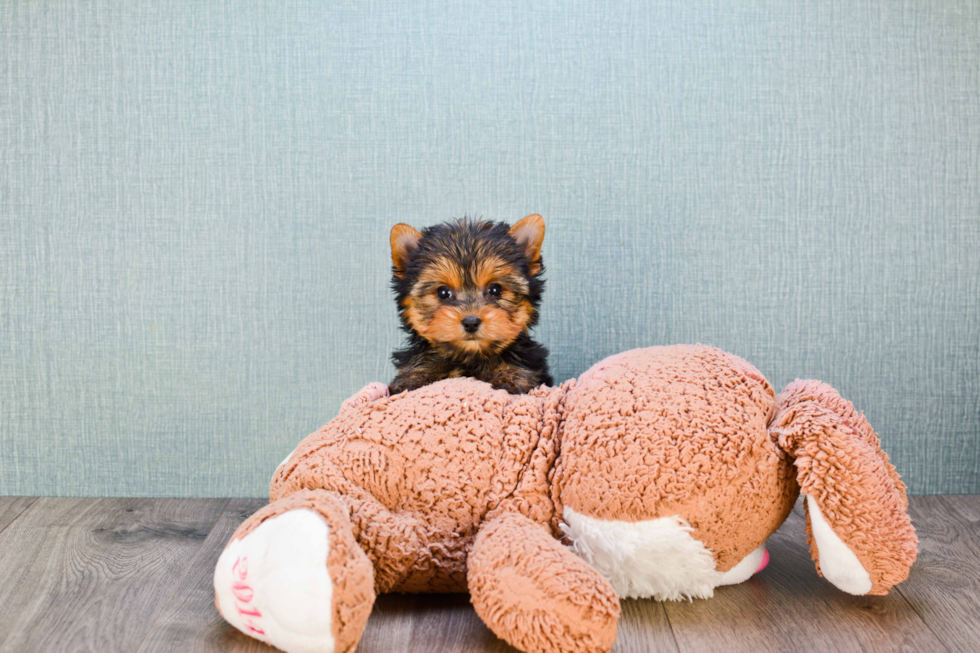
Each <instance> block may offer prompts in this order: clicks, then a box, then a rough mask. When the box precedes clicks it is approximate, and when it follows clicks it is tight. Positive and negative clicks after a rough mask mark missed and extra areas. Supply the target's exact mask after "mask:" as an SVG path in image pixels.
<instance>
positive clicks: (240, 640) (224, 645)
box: [139, 499, 274, 653]
mask: <svg viewBox="0 0 980 653" xmlns="http://www.w3.org/2000/svg"><path fill="white" fill-rule="evenodd" d="M266 503H268V501H266V500H265V499H232V500H231V501H229V502H228V504H227V505H226V506H225V509H224V510H223V511H222V513H221V516H220V517H219V518H218V521H217V523H216V524H215V525H214V528H212V529H211V532H210V533H209V534H208V537H207V539H206V540H205V541H204V545H203V546H202V547H201V548H200V550H199V551H198V553H197V556H196V557H195V558H194V560H193V562H192V563H191V564H190V565H189V568H188V569H187V572H186V573H185V574H184V576H183V578H181V579H180V583H179V584H178V585H177V587H176V589H175V590H174V592H173V595H172V596H171V597H170V600H169V601H167V603H166V605H164V606H163V609H162V610H161V611H160V613H159V615H158V616H157V618H156V620H155V621H154V622H153V625H152V626H151V627H150V629H149V632H147V634H146V638H145V639H144V640H143V644H142V646H140V648H139V651H140V653H150V652H151V651H165V652H167V653H169V652H171V651H187V652H188V653H192V652H197V651H243V652H244V651H266V652H271V651H273V650H274V649H272V648H271V647H268V646H266V645H265V644H263V643H262V642H259V641H258V640H255V639H252V638H251V637H248V636H246V635H244V634H243V633H241V632H239V631H238V630H236V629H235V628H233V627H232V626H231V625H230V624H228V622H226V621H225V620H224V619H222V618H221V615H220V614H219V613H218V609H217V608H215V607H214V581H213V579H214V566H215V565H216V564H217V563H218V557H219V556H220V555H221V552H222V551H223V550H224V548H225V544H227V543H228V539H229V538H230V537H231V536H232V534H233V533H234V532H235V529H236V528H238V526H239V525H240V524H241V523H242V522H243V521H245V520H246V519H248V517H250V516H251V515H252V513H254V512H255V511H257V510H258V509H259V508H261V507H262V506H264V505H265V504H266Z"/></svg>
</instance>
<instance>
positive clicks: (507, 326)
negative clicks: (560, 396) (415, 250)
mask: <svg viewBox="0 0 980 653" xmlns="http://www.w3.org/2000/svg"><path fill="white" fill-rule="evenodd" d="M468 273H469V274H468ZM474 282H475V287H474V286H473V285H471V284H472V283H474ZM492 283H497V284H500V286H501V289H502V293H501V296H500V298H499V299H496V300H493V299H490V298H488V297H487V296H486V295H485V292H486V289H487V287H488V286H490V284H492ZM442 286H446V287H448V288H449V289H450V290H452V291H453V293H454V295H455V296H456V297H458V298H463V299H464V300H468V301H467V302H466V303H465V304H463V305H457V306H448V305H444V304H443V302H442V301H440V300H439V297H438V295H437V294H436V293H437V291H438V290H439V288H441V287H442ZM526 292H527V281H526V280H525V279H524V277H523V276H522V275H521V274H520V271H519V270H515V269H514V267H513V266H511V265H509V264H508V263H507V262H506V261H504V260H503V259H501V258H500V257H497V256H491V257H488V258H486V259H482V260H480V261H479V262H478V263H477V264H476V266H475V267H474V268H473V269H471V270H465V269H463V268H461V267H460V266H459V264H458V263H457V262H456V261H454V260H452V259H450V258H440V259H436V260H435V261H434V262H432V263H431V264H430V265H428V266H427V267H426V268H425V269H424V270H423V271H422V272H421V273H420V274H419V278H418V281H417V282H416V284H415V287H414V288H413V291H412V294H411V295H410V296H409V297H407V298H406V299H405V300H404V301H403V303H402V309H403V314H404V316H405V319H406V320H407V321H408V323H409V324H410V325H411V326H412V328H413V329H415V332H416V333H418V334H419V335H420V336H422V337H423V338H425V339H426V340H428V341H429V342H430V343H433V344H438V345H442V346H450V347H452V348H453V349H456V350H458V351H460V352H465V353H468V354H479V353H484V354H487V353H496V352H499V351H501V350H503V349H505V348H506V347H507V346H508V345H510V344H511V343H512V342H513V341H514V339H515V338H517V337H518V336H519V335H520V334H521V332H523V331H524V330H525V329H526V328H527V325H528V323H530V321H531V320H532V318H533V317H534V307H533V306H532V305H531V303H530V302H528V301H527V300H526V299H524V295H523V293H526ZM469 315H475V316H477V317H479V318H480V320H481V325H480V329H479V330H478V331H477V332H476V333H475V334H468V333H466V330H465V329H463V326H462V320H463V318H465V317H467V316H469Z"/></svg>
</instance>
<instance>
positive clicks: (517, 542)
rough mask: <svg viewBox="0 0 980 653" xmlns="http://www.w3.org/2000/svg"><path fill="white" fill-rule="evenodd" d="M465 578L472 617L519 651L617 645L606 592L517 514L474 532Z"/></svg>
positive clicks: (605, 585)
mask: <svg viewBox="0 0 980 653" xmlns="http://www.w3.org/2000/svg"><path fill="white" fill-rule="evenodd" d="M554 569H561V573H560V574H556V573H553V570H554ZM467 578H468V581H469V591H470V595H471V599H472V601H473V607H474V608H475V609H476V613H477V614H478V615H479V616H480V618H481V619H483V621H484V622H485V623H486V624H487V625H488V626H489V627H490V628H491V629H492V630H493V631H494V632H495V633H497V635H498V636H499V637H500V638H501V639H503V640H505V641H506V642H507V643H509V644H511V645H512V646H514V647H516V648H518V649H521V650H523V651H541V652H542V653H598V652H600V651H608V650H609V649H610V648H611V647H612V644H613V642H614V641H615V639H616V621H617V620H618V619H619V599H618V598H617V596H616V592H615V591H614V590H613V588H612V586H611V585H610V584H609V582H608V581H607V580H606V579H605V578H603V577H602V576H601V575H600V574H599V573H598V572H597V571H596V570H595V569H593V568H592V567H590V566H589V565H588V564H587V563H585V562H584V561H583V560H581V559H580V558H578V557H576V556H575V555H574V554H573V553H572V552H571V551H569V550H568V549H566V548H565V547H563V546H562V545H561V544H560V543H559V542H558V541H557V540H555V539H554V538H553V537H552V536H551V534H550V533H549V532H548V531H547V530H546V529H544V528H543V527H542V526H541V525H539V524H536V523H534V522H533V521H532V520H530V519H528V518H527V517H524V516H523V515H520V514H517V513H503V514H501V515H500V516H499V517H497V518H495V519H492V520H490V521H489V522H488V523H487V525H486V527H484V528H483V529H481V530H480V534H479V535H478V536H477V538H476V542H475V543H474V545H473V551H472V553H471V554H470V556H469V574H468V577H467Z"/></svg>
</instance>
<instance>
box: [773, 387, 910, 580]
mask: <svg viewBox="0 0 980 653" xmlns="http://www.w3.org/2000/svg"><path fill="white" fill-rule="evenodd" d="M776 406H777V410H776V414H775V415H774V416H773V419H772V421H771V422H770V427H769V430H770V432H771V433H772V434H773V435H774V436H775V437H776V438H777V441H778V443H779V446H780V447H781V448H783V449H784V450H785V451H786V452H787V453H789V454H790V455H791V456H793V457H794V458H795V459H796V462H795V464H796V468H797V480H798V481H799V484H800V492H801V493H802V494H804V495H806V497H807V498H806V511H807V536H808V538H809V544H810V553H811V555H812V556H813V560H814V562H815V563H816V564H817V570H818V571H819V572H820V573H821V575H823V576H824V577H826V578H827V579H828V580H829V581H831V582H832V583H833V584H834V585H836V586H837V587H839V588H840V589H842V590H844V591H846V592H849V593H851V594H887V593H888V589H889V588H891V587H892V586H893V585H895V584H897V583H899V582H901V581H902V580H904V579H905V578H906V577H907V576H908V573H909V568H910V567H911V566H912V563H913V562H914V561H915V557H916V551H917V543H918V540H917V538H916V536H915V530H914V529H913V528H912V522H911V520H910V519H909V516H908V499H907V498H906V495H905V484H904V483H902V481H901V479H900V478H899V476H898V473H897V472H896V471H895V467H894V466H893V465H892V464H891V463H890V462H888V455H887V454H886V453H885V452H884V451H882V450H881V446H880V442H879V440H878V435H877V434H876V433H875V432H874V430H873V429H872V428H871V425H870V424H868V422H867V420H866V419H865V418H864V415H863V414H861V413H858V412H857V411H856V410H855V409H854V406H853V405H852V404H851V403H850V402H849V401H847V400H845V399H844V398H842V397H841V396H840V395H839V394H838V393H837V391H836V390H834V389H833V388H831V387H830V386H829V385H827V384H826V383H821V382H820V381H802V380H799V379H798V380H796V381H794V382H793V383H791V384H789V385H788V386H787V387H786V389H785V390H783V392H782V393H781V394H780V395H779V396H778V397H776Z"/></svg>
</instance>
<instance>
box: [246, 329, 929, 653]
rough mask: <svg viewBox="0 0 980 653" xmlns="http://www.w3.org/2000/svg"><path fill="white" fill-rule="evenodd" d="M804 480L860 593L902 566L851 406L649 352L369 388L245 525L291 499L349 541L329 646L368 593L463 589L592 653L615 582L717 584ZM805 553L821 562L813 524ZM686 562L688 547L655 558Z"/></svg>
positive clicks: (337, 571) (873, 444) (908, 532)
mask: <svg viewBox="0 0 980 653" xmlns="http://www.w3.org/2000/svg"><path fill="white" fill-rule="evenodd" d="M801 488H802V490H803V492H805V493H806V494H807V495H808V496H809V497H811V499H813V500H815V501H816V502H817V503H816V504H815V505H816V506H817V507H818V508H819V510H820V512H821V514H822V515H823V517H824V518H825V520H826V522H827V524H829V529H828V534H827V537H830V538H831V539H832V540H833V542H834V544H835V546H836V544H837V543H838V541H839V543H840V545H841V546H844V547H846V549H847V550H850V551H852V552H853V553H854V554H855V556H856V559H857V560H858V561H859V562H860V565H861V567H863V568H864V569H860V570H859V571H860V572H861V574H864V572H865V571H867V575H868V576H869V577H870V579H871V591H870V593H872V594H877V593H884V592H886V591H887V589H888V588H889V587H891V586H892V585H894V584H895V583H897V582H900V581H901V580H902V579H904V578H905V576H906V575H907V573H908V569H909V567H910V566H911V564H912V561H913V560H914V558H915V550H916V540H915V534H914V531H913V530H912V527H911V523H910V522H909V519H908V516H907V514H906V509H907V501H906V498H905V487H904V485H903V484H902V482H901V480H900V479H899V478H898V475H897V473H896V472H895V469H894V467H893V466H892V465H891V464H890V463H889V462H888V458H887V456H885V454H884V452H882V451H881V448H880V446H879V441H878V438H877V435H875V433H874V432H873V430H872V429H871V427H870V426H869V425H868V424H867V422H866V421H865V420H864V418H863V416H861V415H859V414H858V413H856V411H854V408H853V406H851V404H850V403H848V402H846V401H845V400H844V399H842V398H841V397H840V396H839V395H838V394H837V393H836V392H834V391H833V389H832V388H830V387H829V386H826V385H825V384H821V383H819V382H816V381H798V382H796V383H794V384H791V385H790V386H789V387H788V388H787V389H786V391H784V392H783V393H782V394H780V395H779V396H778V397H776V396H775V393H774V391H773V389H772V387H771V386H770V385H769V383H768V382H767V381H766V380H765V378H763V376H762V375H761V374H760V373H759V371H758V370H756V369H755V368H754V367H752V366H751V365H749V364H748V363H747V362H745V361H744V360H742V359H740V358H738V357H736V356H733V355H731V354H727V353H725V352H723V351H720V350H718V349H715V348H712V347H705V346H701V345H691V346H688V345H685V346H675V347H650V348H646V349H637V350H633V351H629V352H625V353H622V354H619V355H616V356H612V357H610V358H607V359H605V360H603V361H601V362H599V363H597V364H596V365H595V366H594V367H592V368H591V369H590V370H588V371H587V372H585V373H584V374H582V375H581V376H580V377H579V378H578V379H577V380H570V381H567V382H566V383H564V384H562V385H561V386H558V387H554V388H547V387H541V388H538V389H536V390H534V391H532V392H531V393H529V394H526V395H510V394H508V393H507V392H506V391H503V390H493V389H492V388H491V387H490V386H489V385H487V384H486V383H483V382H480V381H476V380H473V379H465V378H457V379H447V380H444V381H439V382H437V383H434V384H431V385H428V386H425V387H422V388H419V389H417V390H414V391H411V392H407V393H401V394H398V395H395V396H388V393H387V391H386V388H385V387H384V386H383V385H381V384H372V385H370V386H367V387H366V388H365V389H364V390H362V391H361V392H360V393H358V394H357V395H355V396H354V397H352V398H351V399H349V400H348V401H346V402H344V405H343V407H342V409H341V411H340V414H339V415H338V416H337V417H336V418H334V419H333V420H331V421H330V422H328V423H327V424H326V425H325V426H324V427H323V428H321V429H320V430H318V431H317V432H316V433H313V434H312V435H310V436H309V437H307V438H306V439H305V440H304V441H303V442H301V443H300V444H299V446H298V447H297V448H296V450H295V451H294V452H293V453H292V454H291V455H290V456H289V457H288V458H287V459H286V460H285V461H284V462H283V463H282V464H281V465H280V466H279V468H278V469H277V470H276V472H275V475H274V476H273V479H272V483H271V487H270V499H271V501H272V503H271V504H270V506H269V507H268V508H266V509H264V510H263V511H260V513H258V514H257V515H256V516H254V517H252V518H250V520H249V521H247V522H246V523H245V524H243V526H242V527H241V528H240V529H239V531H238V532H237V533H236V534H235V536H234V537H233V540H234V539H235V538H243V537H244V538H247V537H248V536H249V532H250V530H251V529H254V528H255V526H256V525H257V523H261V521H262V520H263V519H267V518H269V517H270V516H272V515H275V514H281V513H282V512H285V511H289V510H293V509H295V508H296V507H297V506H302V507H312V508H314V509H315V510H317V512H318V514H320V515H321V516H322V517H323V519H324V520H325V521H327V523H328V525H329V532H330V533H331V537H333V534H334V533H338V534H342V535H340V537H341V540H338V542H337V543H336V544H335V543H334V542H333V541H331V547H332V548H331V549H330V551H331V554H330V559H329V560H328V561H325V564H326V565H327V566H328V568H329V571H330V577H331V578H332V579H333V580H334V583H335V586H336V587H337V588H340V589H339V590H337V591H336V596H338V597H353V598H344V599H340V598H338V599H337V600H338V601H341V604H342V607H343V609H342V610H341V609H340V608H335V612H336V615H335V620H334V623H335V624H337V627H336V629H335V630H336V632H335V633H334V637H333V640H334V641H332V642H324V643H323V649H324V650H329V649H330V647H334V649H336V650H346V648H344V647H348V648H349V647H350V646H353V645H354V644H355V643H356V642H357V640H358V639H359V637H360V633H361V631H362V630H363V620H364V619H366V617H365V616H364V614H366V612H365V611H364V610H365V608H364V606H367V610H369V609H370V602H371V601H373V596H374V594H376V593H382V592H393V591H396V592H459V591H467V590H469V591H470V592H471V595H472V597H473V603H474V606H475V607H476V609H477V612H478V614H479V615H480V616H481V617H482V618H483V619H484V620H485V622H486V623H487V625H488V626H489V627H490V628H491V629H492V630H493V631H494V632H495V633H496V634H497V635H499V636H500V637H502V638H504V639H505V640H507V641H508V642H510V643H512V644H513V645H514V646H517V647H518V648H520V649H522V650H524V651H527V652H528V653H532V652H533V653H554V652H556V651H582V652H589V653H591V652H593V651H594V652H602V651H608V650H609V648H610V647H611V646H612V643H613V641H614V639H615V625H616V621H617V618H618V610H619V604H618V599H617V596H616V593H615V590H614V589H613V588H614V587H616V588H617V589H619V590H620V591H621V592H622V595H623V596H625V595H630V596H653V597H655V598H661V599H663V598H681V597H690V596H697V597H706V596H710V595H711V593H712V592H713V590H714V588H715V587H717V586H718V585H720V584H723V583H725V582H729V581H727V580H726V579H727V578H729V577H730V576H731V575H730V574H729V575H726V573H725V572H727V571H729V570H732V569H733V568H736V567H737V566H738V565H739V563H743V564H742V567H745V563H746V561H747V563H751V564H752V567H753V568H756V566H755V564H754V563H753V562H752V561H753V560H755V558H750V556H751V555H756V556H758V555H759V551H763V550H764V549H763V548H762V547H763V546H764V542H765V540H766V538H768V536H769V535H771V534H772V533H773V532H774V531H775V530H776V529H777V528H778V527H779V526H780V524H782V522H783V521H784V520H785V519H786V517H787V515H788V514H789V512H790V510H791V509H792V507H793V504H794V502H795V500H796V498H797V497H798V496H799V493H800V489H801ZM566 521H568V522H569V523H566ZM571 522H574V523H571ZM808 524H809V522H808ZM808 530H809V525H808ZM576 538H579V539H578V540H576ZM631 543H632V544H631ZM563 545H564V546H563ZM627 545H629V546H627ZM333 547H336V549H335V548H333ZM352 547H353V548H352ZM353 549H358V552H354V551H353ZM836 550H841V549H839V548H838V549H836ZM335 551H336V552H335ZM658 552H659V553H658ZM811 552H812V555H813V556H814V560H815V562H816V563H817V567H818V570H819V568H820V567H819V566H820V551H819V549H818V547H817V545H816V543H815V542H814V541H813V538H812V537H811ZM358 553H360V554H361V556H363V557H359V555H358ZM576 553H578V554H580V556H581V557H576V555H575V554H576ZM670 556H673V558H670ZM678 556H680V558H678ZM684 556H697V557H698V559H697V560H691V561H690V564H686V565H682V564H673V565H665V564H664V563H663V560H665V559H675V560H679V559H681V558H683V557H684ZM589 560H591V561H593V562H594V564H595V566H593V565H591V564H589V562H588V561H589ZM599 569H601V570H602V571H603V573H605V574H607V575H608V578H604V577H603V575H602V574H601V573H600V571H598V570H599ZM828 569H829V567H828ZM679 570H683V572H682V571H679ZM369 571H370V572H373V573H367V572H369ZM631 574H632V575H633V576H635V578H631V577H630V575H631ZM641 575H642V577H641ZM736 576H738V578H739V579H743V578H745V577H747V574H745V575H742V572H741V571H739V572H738V573H737V574H736ZM609 579H615V584H613V585H611V584H610V582H609ZM828 579H829V580H831V582H834V578H833V577H832V575H828ZM634 581H635V582H634ZM372 583H373V587H371V584H372ZM841 587H843V585H841ZM352 588H353V589H352ZM844 589H847V588H844ZM848 591H850V590H848Z"/></svg>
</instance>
